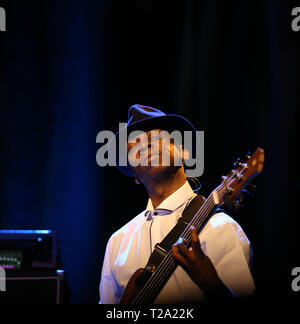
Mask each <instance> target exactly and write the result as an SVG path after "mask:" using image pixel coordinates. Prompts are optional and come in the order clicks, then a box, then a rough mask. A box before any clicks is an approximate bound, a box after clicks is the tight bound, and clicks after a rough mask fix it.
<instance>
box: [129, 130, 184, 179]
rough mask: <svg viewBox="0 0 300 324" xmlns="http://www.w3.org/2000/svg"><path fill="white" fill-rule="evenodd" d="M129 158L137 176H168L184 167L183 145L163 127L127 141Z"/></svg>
mask: <svg viewBox="0 0 300 324" xmlns="http://www.w3.org/2000/svg"><path fill="white" fill-rule="evenodd" d="M127 152H128V160H129V163H130V164H131V166H132V168H133V170H134V173H135V175H136V177H137V178H138V179H139V180H141V181H143V179H145V178H147V177H150V178H153V177H155V178H157V177H159V178H162V177H167V176H169V175H170V173H173V172H175V171H176V170H177V169H178V168H181V167H182V165H183V164H182V159H183V152H182V147H181V146H180V145H179V144H177V143H176V141H174V138H171V137H170V136H169V134H168V133H166V132H163V131H162V130H161V129H154V130H151V131H148V132H145V133H143V134H142V135H141V136H136V137H134V138H133V139H131V140H130V141H129V142H128V143H127Z"/></svg>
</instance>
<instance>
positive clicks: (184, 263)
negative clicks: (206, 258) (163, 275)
mask: <svg viewBox="0 0 300 324" xmlns="http://www.w3.org/2000/svg"><path fill="white" fill-rule="evenodd" d="M172 254H173V257H174V258H175V260H176V261H177V262H178V263H179V264H181V265H182V266H183V267H188V261H187V260H186V258H185V257H184V256H182V255H181V254H180V252H179V250H178V246H177V245H173V246H172Z"/></svg>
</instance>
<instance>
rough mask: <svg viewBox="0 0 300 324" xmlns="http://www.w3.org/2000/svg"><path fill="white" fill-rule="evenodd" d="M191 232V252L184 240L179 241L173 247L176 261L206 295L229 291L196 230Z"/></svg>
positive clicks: (192, 229) (193, 229) (192, 228)
mask: <svg viewBox="0 0 300 324" xmlns="http://www.w3.org/2000/svg"><path fill="white" fill-rule="evenodd" d="M190 232H191V238H192V249H191V250H189V249H188V248H187V247H186V246H185V245H184V241H183V239H179V240H178V241H177V243H176V244H174V245H173V247H172V254H173V256H174V258H175V260H176V261H177V262H178V263H179V264H180V265H181V266H182V268H183V269H184V270H185V271H186V272H187V274H188V275H189V276H190V277H191V279H192V280H193V281H194V282H195V283H196V284H197V285H198V286H199V287H200V288H201V290H202V291H203V292H204V293H205V294H207V295H211V294H212V293H214V292H217V291H220V290H224V288H225V289H226V290H228V289H227V288H226V287H225V286H224V284H223V283H222V281H221V280H220V278H219V277H218V274H217V272H216V269H215V267H214V266H213V264H212V262H211V261H210V259H209V257H208V256H206V255H205V254H204V253H203V251H202V249H201V245H200V242H199V238H198V234H197V231H196V229H195V228H194V227H191V229H190ZM228 292H229V291H228Z"/></svg>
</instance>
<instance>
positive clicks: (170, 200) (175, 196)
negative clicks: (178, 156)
mask: <svg viewBox="0 0 300 324" xmlns="http://www.w3.org/2000/svg"><path fill="white" fill-rule="evenodd" d="M195 195H196V194H195V193H194V191H193V189H192V188H191V186H190V184H189V183H188V181H186V182H185V184H184V185H183V186H181V187H180V188H179V189H178V190H176V191H175V192H173V193H172V195H170V196H169V197H167V198H166V199H165V200H164V201H163V202H162V203H161V204H160V205H159V206H158V207H157V208H156V209H155V210H162V209H163V210H168V211H170V212H173V211H174V210H175V209H177V208H179V207H180V206H182V205H183V204H184V203H185V202H186V201H187V200H189V199H191V198H193V197H194V196H195ZM146 210H147V211H154V207H153V204H152V201H151V199H150V198H149V200H148V205H147V209H146Z"/></svg>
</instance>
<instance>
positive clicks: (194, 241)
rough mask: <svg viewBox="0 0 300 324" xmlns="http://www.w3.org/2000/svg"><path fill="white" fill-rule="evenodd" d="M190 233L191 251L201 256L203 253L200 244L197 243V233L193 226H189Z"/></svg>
mask: <svg viewBox="0 0 300 324" xmlns="http://www.w3.org/2000/svg"><path fill="white" fill-rule="evenodd" d="M190 233H191V238H192V249H193V250H194V251H195V252H196V253H198V254H201V255H202V254H203V251H202V249H201V244H200V241H199V237H198V233H197V231H196V229H195V227H194V226H191V228H190Z"/></svg>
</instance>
